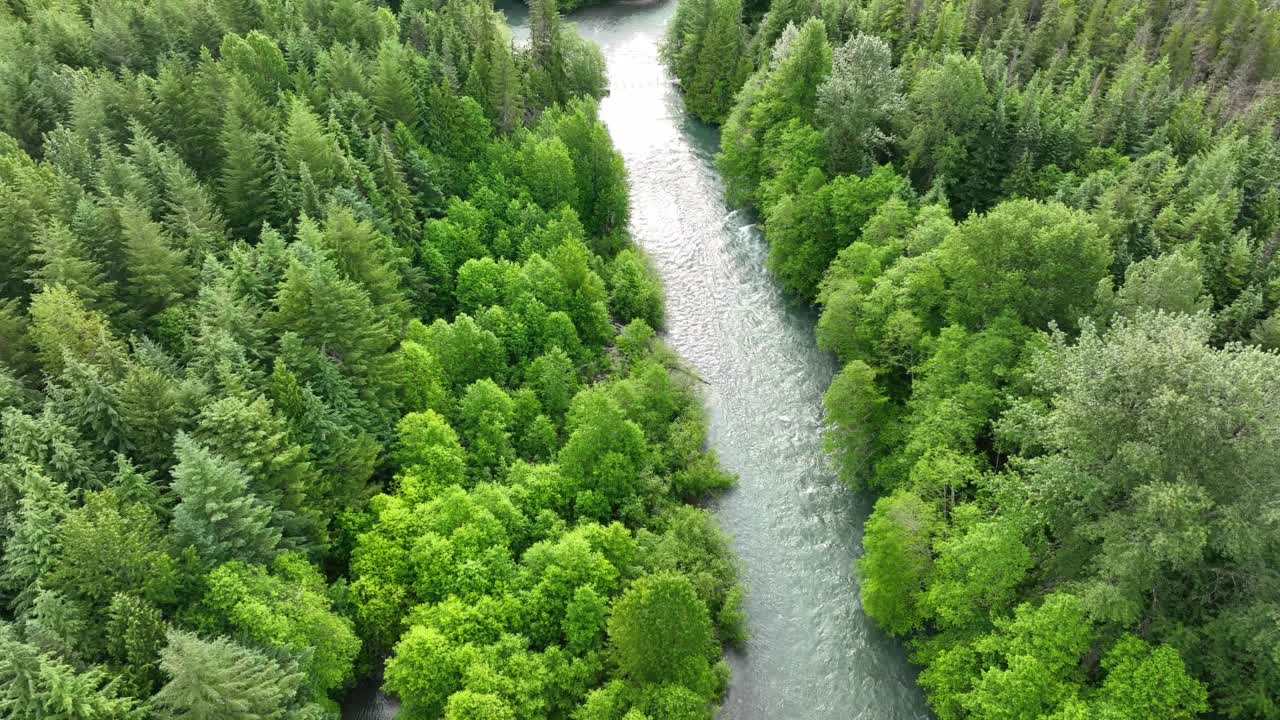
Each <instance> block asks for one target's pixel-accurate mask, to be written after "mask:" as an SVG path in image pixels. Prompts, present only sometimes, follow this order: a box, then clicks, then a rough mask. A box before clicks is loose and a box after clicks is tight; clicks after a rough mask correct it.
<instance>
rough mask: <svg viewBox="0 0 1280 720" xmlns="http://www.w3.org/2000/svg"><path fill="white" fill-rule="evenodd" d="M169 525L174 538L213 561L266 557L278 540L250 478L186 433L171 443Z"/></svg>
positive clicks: (252, 559)
mask: <svg viewBox="0 0 1280 720" xmlns="http://www.w3.org/2000/svg"><path fill="white" fill-rule="evenodd" d="M174 449H175V452H176V453H177V456H178V465H177V466H176V467H174V469H173V492H174V494H175V495H176V496H177V497H178V505H177V507H175V508H174V510H173V528H174V530H175V531H176V532H177V535H178V541H179V542H180V543H182V544H184V545H192V546H194V547H195V548H196V551H197V552H198V553H199V554H200V556H201V557H202V558H204V559H205V560H206V561H208V562H211V563H217V562H222V561H225V560H232V559H237V560H244V561H245V562H266V561H267V560H270V559H271V556H272V555H274V554H275V551H276V547H277V546H278V545H279V544H280V529H279V528H276V527H272V525H271V508H270V507H269V506H267V505H265V504H263V503H262V502H261V501H260V500H259V499H258V498H256V497H254V496H253V495H252V494H250V492H249V479H248V478H247V477H246V476H245V474H244V472H243V470H241V469H240V468H239V467H238V466H237V465H235V464H234V463H232V462H231V461H229V460H227V459H225V458H222V457H220V456H218V455H214V454H213V453H212V452H210V451H209V450H208V449H207V448H205V447H204V446H202V445H201V444H200V443H198V442H197V441H195V440H194V439H192V438H191V437H190V436H188V435H186V434H185V433H184V434H179V435H178V439H177V442H176V443H175V444H174Z"/></svg>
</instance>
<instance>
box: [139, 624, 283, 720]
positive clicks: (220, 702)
mask: <svg viewBox="0 0 1280 720" xmlns="http://www.w3.org/2000/svg"><path fill="white" fill-rule="evenodd" d="M168 639H169V644H168V645H167V646H166V647H165V649H164V650H163V651H162V652H161V654H160V667H161V669H162V670H163V671H164V672H165V674H166V675H168V676H169V681H168V682H167V683H166V684H165V686H164V687H162V688H160V691H159V692H157V693H156V694H155V696H154V697H152V699H151V702H152V704H153V705H154V706H155V707H156V710H157V717H159V718H161V719H162V720H178V719H179V718H181V719H182V720H278V719H279V718H284V717H287V716H288V715H287V714H286V713H287V710H288V709H289V707H290V706H292V705H295V704H296V696H297V693H298V687H299V685H300V684H301V682H302V675H301V674H300V673H297V672H294V671H293V670H291V669H289V668H285V667H282V666H281V664H280V663H279V662H278V661H276V660H273V659H272V658H270V657H268V656H266V655H264V654H263V653H260V652H258V651H256V650H251V649H249V648H246V647H243V646H241V645H238V644H236V643H235V642H232V641H231V640H229V639H227V638H217V639H214V640H203V639H201V638H199V637H197V636H196V635H193V634H191V633H186V632H182V631H180V630H171V631H170V632H169V635H168Z"/></svg>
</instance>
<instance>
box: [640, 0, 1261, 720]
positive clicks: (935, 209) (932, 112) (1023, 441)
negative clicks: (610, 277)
mask: <svg viewBox="0 0 1280 720" xmlns="http://www.w3.org/2000/svg"><path fill="white" fill-rule="evenodd" d="M664 56H665V59H666V62H667V63H668V65H669V66H670V67H671V69H672V71H673V73H674V74H675V75H676V76H677V77H678V78H679V80H680V82H681V85H682V87H683V89H684V92H685V100H686V105H687V107H688V108H689V110H690V111H691V112H692V113H693V114H695V115H697V116H698V117H700V118H702V119H704V120H707V121H710V122H717V123H723V134H722V147H721V150H720V154H719V158H718V162H719V166H720V168H721V170H722V172H723V174H724V180H725V183H726V187H727V190H728V194H729V196H730V200H731V201H733V202H736V203H739V204H744V205H750V206H753V207H754V208H756V209H757V210H758V211H759V213H760V216H761V219H762V223H763V227H764V229H765V233H766V236H767V238H768V242H769V246H770V254H769V264H770V267H771V269H772V270H773V272H774V274H775V276H776V278H777V279H778V281H779V282H780V283H781V284H782V285H784V286H785V287H786V288H787V289H788V290H789V291H790V292H791V293H792V294H793V295H795V296H796V297H798V298H802V299H804V300H806V301H810V302H813V303H816V304H817V305H818V306H819V308H820V309H821V319H820V322H819V324H818V331H817V333H818V341H819V343H820V344H821V345H822V346H823V347H825V348H827V349H829V350H830V351H832V352H834V353H835V354H836V355H837V356H838V357H839V359H840V361H841V362H842V364H843V366H842V369H841V370H840V372H839V373H838V374H837V376H836V377H835V378H834V380H833V381H832V383H831V386H830V389H829V390H828V391H827V394H826V406H827V410H828V426H829V431H828V435H827V445H828V447H829V449H830V451H831V452H832V453H833V455H834V457H835V459H836V461H837V462H838V464H839V466H840V468H841V471H842V473H843V474H844V476H845V477H846V479H847V480H848V482H849V483H851V484H854V485H858V486H861V487H864V488H867V489H869V490H871V491H872V492H874V493H875V494H876V495H877V496H878V498H879V499H878V501H877V502H876V504H875V509H874V512H873V513H872V514H871V517H870V519H869V520H868V521H867V523H866V526H865V533H864V537H863V544H864V548H863V550H864V552H863V554H862V556H861V557H860V558H858V559H857V561H856V563H857V570H858V573H859V576H860V593H861V604H862V607H863V609H864V610H865V611H866V612H867V613H868V614H869V615H870V616H872V617H873V618H874V619H876V620H877V621H878V622H879V623H880V625H881V626H882V627H884V628H885V630H887V631H888V632H889V633H892V634H894V635H899V636H902V637H904V638H906V640H907V642H908V646H909V648H910V650H911V657H912V659H913V661H914V662H915V663H917V664H918V665H919V666H921V667H922V672H921V674H920V676H919V683H920V685H921V686H922V687H923V688H924V690H925V691H926V693H927V696H928V699H929V702H930V705H931V706H932V708H933V710H934V712H935V713H936V714H937V716H938V717H940V718H942V719H943V720H959V719H961V718H984V719H985V718H992V719H1002V718H1007V719H1010V720H1012V719H1025V720H1031V719H1033V718H1053V719H1054V720H1075V719H1083V718H1133V719H1150V720H1157V719H1160V720H1168V719H1171V718H1191V717H1197V716H1203V717H1213V718H1240V719H1245V718H1248V719H1255V718H1257V719H1261V718H1267V719H1274V718H1280V654H1277V648H1280V513H1278V512H1277V510H1278V508H1280V474H1278V473H1277V470H1276V468H1277V467H1280V382H1277V378H1278V377H1280V356H1278V355H1277V353H1276V350H1277V348H1280V310H1277V307H1278V306H1280V272H1278V269H1277V264H1276V262H1275V254H1276V250H1277V248H1278V247H1280V148H1278V147H1277V116H1278V115H1280V93H1277V87H1278V85H1277V83H1278V81H1280V10H1278V9H1277V8H1276V7H1275V6H1274V4H1269V3H1265V2H1256V1H1255V0H1241V1H1234V0H1201V1H1195V2H1192V1H1188V0H1164V1H1161V2H1134V1H1131V0H1079V1H1072V0H1046V1H1045V2H1027V1H1026V0H1012V1H1008V2H994V1H992V2H958V1H957V0H926V1H925V2H903V1H901V0H775V1H774V2H773V3H771V4H770V5H769V6H768V8H767V9H764V8H758V7H748V8H746V9H744V7H743V4H742V2H741V0H681V3H680V5H679V7H678V9H677V11H676V14H675V16H674V19H673V21H672V24H671V25H670V27H669V31H668V36H667V40H666V43H665V45H664Z"/></svg>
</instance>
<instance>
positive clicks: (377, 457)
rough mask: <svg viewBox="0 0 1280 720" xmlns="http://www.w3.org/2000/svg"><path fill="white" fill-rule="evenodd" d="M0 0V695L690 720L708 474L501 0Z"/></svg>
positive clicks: (724, 479)
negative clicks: (384, 0)
mask: <svg viewBox="0 0 1280 720" xmlns="http://www.w3.org/2000/svg"><path fill="white" fill-rule="evenodd" d="M531 30H532V32H531V42H530V43H529V45H528V47H527V48H524V49H520V50H514V49H513V47H512V44H511V41H510V36H509V33H508V30H507V28H506V26H505V25H504V23H503V22H502V18H501V15H499V14H498V13H496V12H494V10H493V8H492V6H491V4H490V3H489V2H487V0H480V1H470V0H450V1H449V2H433V1H432V0H416V1H415V0H405V2H403V3H396V4H394V7H386V6H381V5H379V4H373V3H367V2H363V1H362V0H336V1H334V2H329V1H328V0H324V1H321V0H249V1H240V0H93V1H89V2H60V1H57V0H51V1H50V2H22V1H21V0H14V1H12V2H8V3H3V4H0V258H3V262H2V263H0V548H3V552H2V555H0V715H3V716H4V717H9V718H17V719H19V720H35V719H41V718H59V719H84V720H89V719H94V720H102V719H107V718H110V719H112V720H117V719H128V718H151V717H154V718H190V719H193V720H198V719H201V718H210V719H213V718H218V719H219V720H225V719H228V718H234V719H237V720H253V719H258V718H263V719H266V718H270V719H279V718H331V717H336V715H337V705H336V703H335V702H334V698H335V697H337V696H338V695H339V694H340V693H341V692H342V691H343V689H344V688H346V687H349V686H350V685H351V684H352V683H353V682H354V681H355V679H356V678H357V677H359V676H362V675H364V674H366V673H368V672H370V671H372V670H373V669H374V668H375V666H376V665H377V664H378V663H379V662H380V661H381V660H383V659H384V658H385V659H386V660H385V687H386V688H387V689H388V690H390V691H392V692H394V693H395V694H397V695H398V696H399V697H400V699H401V700H402V702H403V710H402V716H403V717H406V718H437V717H444V718H449V719H450V720H515V719H516V718H520V719H521V720H524V719H529V718H548V719H552V718H576V719H578V720H597V719H598V720H604V719H605V718H609V719H613V718H622V717H625V718H627V719H628V720H643V719H644V718H654V719H657V718H689V719H695V718H706V717H709V716H710V713H711V710H712V709H713V708H714V705H715V703H716V701H717V699H718V698H719V696H720V694H721V693H722V691H723V688H724V686H725V682H726V676H727V670H726V669H725V666H724V665H723V663H722V662H720V660H719V656H720V647H721V644H722V643H726V642H732V641H735V640H736V639H738V637H739V636H740V634H741V632H742V631H741V627H742V623H741V617H740V616H741V611H740V609H739V608H740V602H741V599H740V596H739V591H738V589H737V584H736V577H735V572H736V571H735V565H734V563H733V561H732V559H731V558H730V557H729V554H728V549H727V547H728V546H727V543H726V540H725V538H724V537H723V536H722V534H721V533H720V531H719V530H717V528H716V527H715V525H714V524H713V523H712V521H711V520H710V518H709V516H708V515H707V513H706V512H704V511H703V510H702V509H700V508H698V507H696V506H694V505H692V504H690V503H691V502H693V501H696V500H699V499H701V498H704V497H706V496H708V495H709V494H711V493H714V492H715V491H717V490H720V489H722V488H724V487H726V486H727V485H728V484H729V483H730V482H731V477H730V476H729V475H727V474H726V473H725V472H723V471H722V470H721V469H720V468H719V466H718V464H717V461H716V458H715V457H714V456H713V455H712V454H710V453H708V452H706V451H704V449H703V445H704V438H705V424H704V419H703V417H702V409H701V405H700V402H699V399H698V397H697V395H696V393H695V388H696V385H695V382H694V380H693V379H692V378H691V376H690V375H689V373H688V371H686V370H684V369H682V366H681V365H680V364H679V362H678V360H677V358H675V357H674V356H673V355H672V354H671V353H670V351H668V350H666V349H665V348H664V347H663V346H662V344H661V343H660V342H659V341H658V340H657V339H656V338H655V335H654V328H658V327H660V326H661V324H662V318H663V304H662V291H661V287H660V286H659V284H658V282H657V280H656V277H655V276H654V274H653V273H652V271H651V269H650V268H649V266H648V264H647V262H646V260H645V258H643V257H642V256H641V255H640V254H639V253H638V252H637V250H636V249H635V248H633V247H632V246H631V244H630V241H629V239H628V237H627V235H626V227H627V217H628V206H627V183H626V177H625V173H624V170H623V166H622V161H621V159H620V157H619V156H618V154H617V153H616V152H615V151H614V149H613V146H612V144H611V142H610V139H609V136H608V134H607V132H606V131H605V129H604V128H603V126H601V125H600V123H599V122H598V121H597V118H596V110H595V107H596V106H595V100H596V98H598V97H599V96H600V95H601V94H602V93H603V92H604V89H605V78H604V76H603V61H602V59H601V56H600V54H599V51H598V50H597V49H596V48H595V47H594V46H592V45H590V44H588V43H586V42H585V41H583V40H581V39H580V38H579V37H578V36H577V35H576V34H575V33H574V32H573V31H572V30H571V29H570V28H568V27H567V26H563V25H561V23H560V19H559V14H558V12H557V8H556V6H555V4H554V2H553V0H535V2H534V3H533V7H532V8H531Z"/></svg>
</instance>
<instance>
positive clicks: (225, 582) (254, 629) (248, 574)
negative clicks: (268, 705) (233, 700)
mask: <svg viewBox="0 0 1280 720" xmlns="http://www.w3.org/2000/svg"><path fill="white" fill-rule="evenodd" d="M199 608H200V611H201V612H202V614H205V615H206V616H207V618H208V620H207V622H208V624H209V626H210V627H211V628H216V629H217V630H218V631H220V632H226V633H228V634H230V635H233V636H235V637H239V638H243V639H246V640H251V641H253V642H255V643H257V644H259V645H261V646H262V647H265V648H270V649H273V650H280V651H283V652H285V653H287V654H288V655H290V656H292V657H293V658H295V661H296V662H297V666H298V670H299V671H300V672H302V673H304V674H305V676H306V679H305V681H304V684H305V685H306V686H307V687H309V688H310V689H311V691H312V692H313V693H314V694H315V695H314V696H315V697H316V698H324V697H325V695H326V694H327V693H328V692H329V691H331V690H334V689H336V688H338V687H339V686H340V685H342V684H343V683H344V682H346V681H347V680H349V679H351V674H352V663H353V661H354V660H355V656H356V653H357V652H358V651H359V649H360V640H359V639H358V638H357V637H356V635H355V632H354V631H353V630H352V627H351V621H349V620H347V619H346V618H344V617H341V616H339V615H337V614H335V613H334V612H333V610H332V608H331V607H330V601H329V598H328V597H327V596H326V587H325V582H324V577H323V576H322V575H320V573H319V572H318V571H317V570H316V569H315V568H313V567H312V566H311V565H309V564H308V563H307V561H306V559H305V558H303V557H301V556H299V555H294V554H283V555H279V556H277V557H276V559H275V560H274V561H273V562H272V564H271V572H270V573H268V572H267V570H266V569H265V568H263V567H261V566H257V565H245V564H244V563H243V562H240V561H238V560H233V561H231V562H228V563H225V564H223V565H221V566H219V567H218V568H216V569H215V570H214V571H213V572H211V573H210V574H209V578H208V589H207V590H206V591H205V595H204V599H203V600H202V601H201V605H200V606H199Z"/></svg>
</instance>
